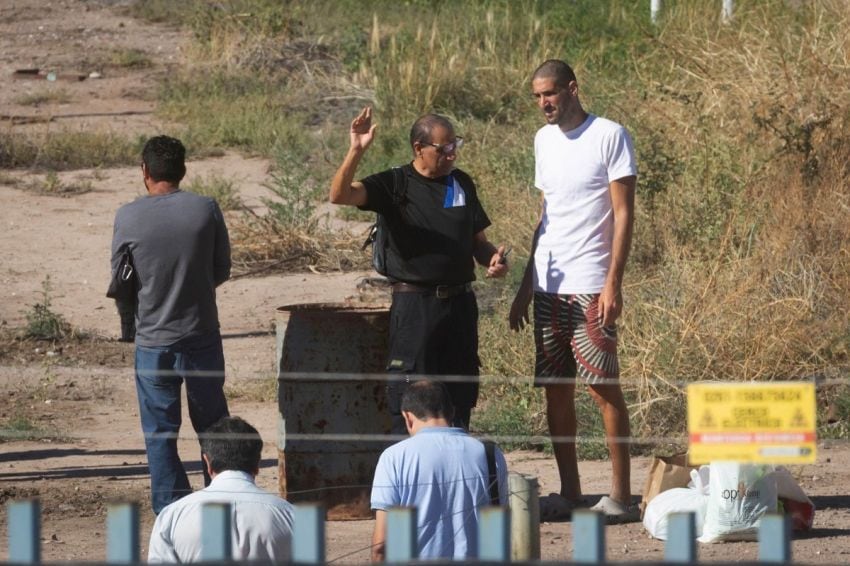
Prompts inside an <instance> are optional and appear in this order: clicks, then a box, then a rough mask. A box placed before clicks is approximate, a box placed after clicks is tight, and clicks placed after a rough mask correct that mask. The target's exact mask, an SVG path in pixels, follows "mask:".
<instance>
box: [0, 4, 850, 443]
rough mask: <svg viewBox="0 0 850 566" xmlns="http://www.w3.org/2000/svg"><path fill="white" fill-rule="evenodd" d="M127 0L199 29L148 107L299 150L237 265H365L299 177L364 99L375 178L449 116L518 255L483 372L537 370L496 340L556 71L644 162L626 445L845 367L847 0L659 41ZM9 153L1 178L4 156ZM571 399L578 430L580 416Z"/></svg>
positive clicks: (463, 8)
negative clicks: (741, 387)
mask: <svg viewBox="0 0 850 566" xmlns="http://www.w3.org/2000/svg"><path fill="white" fill-rule="evenodd" d="M143 4H145V8H144V9H145V10H148V11H149V12H148V13H149V16H148V17H152V18H156V17H158V16H157V15H156V11H157V10H158V11H159V12H160V13H161V14H166V15H167V17H168V18H171V19H172V20H173V21H179V22H182V23H184V24H185V25H188V26H190V27H191V29H192V30H193V32H194V34H195V37H196V45H195V46H194V47H193V49H192V51H191V55H192V58H193V61H192V65H191V66H190V69H189V70H187V71H186V73H185V74H183V75H180V76H177V77H175V78H174V79H173V80H172V81H171V82H170V83H168V84H167V85H166V86H165V87H164V88H163V90H162V93H161V108H162V111H163V113H164V114H165V115H166V116H167V117H168V118H170V119H174V120H179V121H181V122H184V123H186V124H187V127H188V133H187V135H188V136H189V138H190V141H191V143H192V145H193V146H195V147H198V148H210V147H234V148H239V149H242V150H245V151H248V152H252V153H262V154H266V155H276V154H280V153H281V152H284V153H287V154H289V155H292V156H297V158H296V159H294V160H292V161H291V162H290V163H289V164H283V165H281V166H280V167H279V168H278V169H277V171H276V173H275V175H277V176H278V178H277V179H275V180H274V181H273V184H274V185H276V186H277V188H278V189H279V190H280V192H278V194H276V196H275V198H274V199H273V202H274V203H275V204H274V206H272V205H269V210H270V214H269V215H268V217H267V218H265V219H264V218H259V217H254V216H251V215H250V214H246V215H245V216H244V217H242V218H241V219H240V221H239V222H237V223H236V226H235V228H234V230H233V233H234V242H235V244H234V256H235V258H237V263H240V262H241V265H242V267H243V269H244V270H246V271H247V270H249V269H251V266H261V267H263V266H269V265H279V266H300V267H302V268H303V267H304V266H312V267H314V268H315V267H316V266H320V267H321V268H326V269H340V268H342V269H346V268H350V267H352V266H358V267H360V266H365V265H367V263H366V257H365V255H363V254H353V253H344V251H345V250H349V251H350V250H353V249H355V248H356V247H357V246H358V245H359V243H360V242H359V238H357V239H353V240H354V241H346V239H345V238H337V237H336V236H334V235H332V234H330V233H329V232H328V231H327V230H326V229H325V227H324V226H323V225H322V223H321V222H317V221H316V220H315V218H314V217H313V215H314V214H315V210H316V208H315V207H316V206H317V203H318V201H319V199H320V197H319V195H320V194H321V193H322V192H323V191H322V190H320V189H315V191H316V192H315V193H314V192H313V191H314V187H321V186H324V183H325V181H326V180H327V179H329V178H330V176H331V174H332V172H333V168H334V167H335V166H336V165H337V164H338V162H339V160H340V159H341V158H342V155H343V152H344V145H345V143H346V138H345V132H346V131H347V127H348V123H349V122H350V120H351V118H352V116H353V115H354V114H355V112H356V109H357V108H358V107H360V106H363V105H366V104H371V105H373V106H374V107H375V116H376V121H377V122H378V123H379V125H380V129H379V130H378V136H377V138H376V140H375V144H374V146H373V148H372V149H371V150H370V152H369V153H368V154H367V155H366V157H365V159H364V161H363V163H362V164H361V172H362V173H364V174H368V173H371V172H374V171H378V170H381V169H384V168H386V167H389V166H391V165H397V164H398V163H400V162H403V161H406V160H408V159H409V158H410V155H409V153H410V152H409V148H408V147H407V143H406V135H407V129H408V128H409V126H410V124H411V123H412V121H413V119H414V118H415V117H416V116H417V115H419V114H420V113H422V112H426V111H439V112H442V113H445V114H448V115H449V116H450V117H451V118H452V119H453V121H454V123H455V124H456V128H457V130H458V132H459V133H461V134H462V135H464V136H465V138H466V139H467V140H468V141H469V143H468V144H467V145H466V146H465V147H464V149H463V150H462V153H461V155H460V162H459V165H460V166H461V167H463V168H464V169H466V170H467V171H469V172H470V173H471V174H472V176H473V178H474V179H475V181H476V184H477V185H478V187H479V195H480V197H481V199H482V202H483V203H484V205H485V208H486V210H487V212H488V214H489V216H490V218H491V220H492V221H493V226H492V227H491V228H490V229H488V236H489V237H490V239H491V240H493V241H497V242H501V241H505V242H508V243H510V244H511V245H513V247H514V249H515V250H516V251H515V254H516V255H515V257H517V261H516V263H515V265H514V268H513V270H512V279H511V280H510V281H508V282H507V283H506V284H505V287H504V288H503V289H504V290H503V293H502V294H500V292H499V288H490V287H485V292H484V293H483V295H486V294H488V293H489V294H491V295H492V297H485V298H487V302H486V304H485V306H484V308H483V309H482V313H483V314H482V318H481V344H482V349H481V351H482V359H483V362H484V367H483V368H482V370H483V373H485V374H489V375H496V376H527V375H529V374H530V373H531V371H532V368H533V359H532V358H533V343H532V341H531V337H530V333H529V332H524V333H520V334H513V333H511V332H510V331H509V330H508V329H507V325H506V323H505V319H506V308H507V305H508V304H509V303H510V300H511V299H512V298H513V295H512V294H513V290H514V289H515V288H516V285H517V275H516V274H515V273H516V272H520V271H521V269H522V266H523V263H522V262H521V261H519V256H521V255H523V254H528V252H529V249H528V247H529V244H530V241H531V231H532V228H533V225H534V222H535V220H536V218H537V214H538V212H539V210H540V197H539V194H538V191H537V190H536V189H535V188H534V186H533V182H534V158H533V153H532V141H533V136H534V132H535V131H536V129H537V128H539V127H540V125H542V123H543V122H542V118H541V117H540V115H539V111H538V110H537V109H536V108H534V105H533V104H532V101H531V100H530V98H529V97H528V96H527V93H528V91H529V85H528V77H529V74H530V73H531V72H532V70H533V69H534V68H535V66H536V65H537V64H539V63H540V62H541V61H542V60H544V59H547V58H550V57H558V58H564V59H566V60H567V61H569V62H570V63H571V64H572V65H573V67H574V68H575V70H576V72H577V74H578V77H579V85H580V96H581V100H582V103H583V105H584V107H585V108H586V109H587V110H589V111H591V112H593V113H595V114H598V115H602V116H605V117H608V118H611V119H614V120H616V121H619V122H621V123H623V124H624V125H625V126H626V127H627V128H628V130H629V131H630V132H631V133H632V135H633V138H634V142H635V146H636V148H637V152H638V157H639V168H640V176H639V179H638V183H639V184H638V192H637V195H638V199H637V202H638V204H637V207H638V208H637V211H636V216H637V220H638V222H637V226H636V232H635V239H634V242H633V250H632V259H631V261H630V263H629V269H628V273H627V277H626V288H625V289H624V294H625V301H626V303H625V305H626V306H625V310H624V314H623V317H622V318H621V320H620V329H621V332H620V337H621V346H620V348H621V350H620V351H621V369H622V379H623V383H624V388H625V389H626V394H627V396H628V398H629V403H630V407H631V409H632V420H633V425H634V426H633V430H634V433H635V434H637V435H643V436H652V437H656V438H657V437H659V436H663V435H669V436H670V437H671V438H673V439H679V438H681V434H682V432H683V430H684V397H683V391H684V388H685V386H686V385H687V384H688V383H690V382H693V381H697V380H771V379H789V378H795V377H800V376H803V375H811V374H812V373H816V372H818V371H820V370H822V369H824V368H828V367H846V365H847V361H848V354H850V352H848V349H850V348H848V346H847V344H848V340H847V328H850V315H848V313H847V312H845V311H846V309H843V308H842V306H841V305H843V303H844V300H845V298H846V296H847V294H848V292H850V267H848V266H850V261H848V259H850V258H848V257H847V250H848V249H850V242H848V237H847V233H846V225H847V221H848V214H850V200H848V196H847V195H846V194H845V193H846V191H845V190H844V187H846V184H847V183H846V181H847V178H848V175H850V169H848V166H847V160H846V155H847V151H848V145H847V142H846V139H845V138H846V135H845V132H846V131H847V126H848V120H850V87H848V83H847V81H846V80H845V77H846V61H847V60H848V44H847V41H846V37H848V35H850V34H848V31H850V20H848V18H847V15H846V13H845V10H844V6H843V4H842V3H840V2H831V1H829V2H818V3H808V4H803V5H800V6H798V7H792V6H791V5H790V4H788V3H782V2H755V3H742V5H741V7H740V8H739V9H738V11H737V12H736V17H735V21H734V22H733V24H730V25H724V26H718V25H717V9H716V6H713V5H712V4H710V3H699V2H686V3H678V4H672V5H671V6H669V7H667V8H665V12H664V17H663V20H662V22H661V23H660V25H659V26H657V27H651V26H650V25H649V22H648V10H645V7H644V6H643V4H641V3H636V2H632V1H626V0H611V1H610V2H595V1H590V0H579V1H577V2H570V3H551V4H550V3H545V2H527V3H526V2H522V3H516V2H487V3H477V2H476V3H472V2H469V3H439V2H438V3H421V2H406V3H384V2H372V3H362V2H354V1H340V2H323V1H317V2H312V3H310V4H309V5H308V4H306V3H303V4H302V3H298V2H295V3H290V4H288V5H287V10H283V9H281V7H280V6H279V5H277V3H275V2H273V1H271V0H253V1H249V0H239V1H238V2H234V3H227V4H226V5H219V4H207V3H203V4H201V5H198V4H197V3H194V2H191V3H186V4H185V5H181V6H177V5H175V4H173V3H164V2H155V1H152V2H146V3H143ZM184 8H185V9H184ZM140 9H141V8H140ZM352 22H353V23H352ZM6 145H7V144H0V165H3V164H6V163H8V162H9V161H10V159H9V158H8V157H6V155H5V154H3V151H6V150H5V149H3V148H5V147H6ZM7 153H8V152H7ZM302 156H309V159H302ZM301 175H303V177H299V176H301ZM361 257H362V259H363V261H360V259H361ZM351 258H354V261H351ZM491 298H492V300H491ZM508 401H509V402H508ZM481 405H482V409H481V410H480V411H479V416H477V417H476V418H477V419H480V426H481V428H483V429H486V430H487V431H488V432H494V433H498V432H500V431H506V432H510V431H522V432H520V434H538V433H540V432H545V423H544V422H543V421H542V420H541V419H542V414H543V413H542V412H541V409H542V406H541V400H540V398H539V392H536V391H535V390H531V389H530V385H529V384H528V380H527V379H526V378H515V379H514V381H511V380H508V382H507V383H505V382H504V381H499V382H498V383H487V382H485V384H484V386H483V387H482V399H481ZM580 406H581V407H586V409H585V408H581V409H580V411H585V410H587V414H585V413H582V415H583V416H582V418H583V419H584V418H590V417H591V416H593V415H595V412H594V411H595V409H594V408H593V407H592V406H591V405H586V403H585V402H584V401H582V402H581V403H580ZM836 406H838V405H836ZM836 410H838V409H836ZM595 426H597V425H595V424H594V425H591V426H590V427H589V428H590V429H591V430H594V432H592V433H590V434H591V436H598V434H596V432H595V429H594V427H595ZM585 430H586V429H585ZM594 450H595V449H594Z"/></svg>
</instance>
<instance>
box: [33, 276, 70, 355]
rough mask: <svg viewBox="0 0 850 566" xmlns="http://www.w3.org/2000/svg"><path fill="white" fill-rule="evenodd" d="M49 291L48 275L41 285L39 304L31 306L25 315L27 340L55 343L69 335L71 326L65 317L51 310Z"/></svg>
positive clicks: (50, 289)
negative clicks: (33, 339)
mask: <svg viewBox="0 0 850 566" xmlns="http://www.w3.org/2000/svg"><path fill="white" fill-rule="evenodd" d="M51 291H52V288H51V285H50V276H49V275H48V276H47V277H45V278H44V281H43V282H42V284H41V302H39V303H35V304H34V305H32V306H31V307H30V310H28V311H27V312H26V313H25V315H26V319H27V326H26V330H25V335H26V337H27V338H35V339H37V340H51V341H54V342H56V341H59V340H62V339H63V338H66V337H67V336H70V335H71V333H72V329H71V325H70V324H69V323H68V321H66V320H65V317H63V316H62V315H61V314H59V313H57V312H55V311H53V309H52V308H51V306H52V305H51V299H50V295H51Z"/></svg>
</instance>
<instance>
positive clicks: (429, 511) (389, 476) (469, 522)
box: [372, 427, 508, 559]
mask: <svg viewBox="0 0 850 566" xmlns="http://www.w3.org/2000/svg"><path fill="white" fill-rule="evenodd" d="M495 460H496V475H497V477H498V481H499V498H500V500H501V503H502V504H503V505H506V504H507V493H508V479H507V478H508V468H507V464H506V463H505V457H504V455H503V454H502V452H501V450H499V449H498V448H496V451H495ZM488 477H489V473H488V470H487V456H486V454H485V451H484V444H482V443H481V442H480V441H479V440H477V439H475V438H473V437H471V436H469V434H467V433H466V432H465V431H464V430H463V429H462V428H447V427H429V428H424V429H422V430H420V431H419V432H418V433H417V434H416V435H414V436H413V437H411V438H408V439H406V440H403V441H401V442H399V443H397V444H394V445H393V446H390V447H389V448H387V449H386V450H385V451H384V453H383V454H381V458H380V460H378V467H377V469H376V470H375V480H374V482H373V483H372V509H380V510H384V511H386V510H388V509H389V508H390V507H399V506H403V507H416V508H417V509H418V513H417V520H418V527H419V529H418V532H419V557H420V558H422V559H428V558H457V559H465V558H476V557H477V555H478V520H479V515H480V511H481V508H482V507H484V506H486V505H488V503H489V498H490V493H489V490H488V487H487V482H488Z"/></svg>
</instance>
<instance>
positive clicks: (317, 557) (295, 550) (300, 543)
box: [292, 503, 325, 564]
mask: <svg viewBox="0 0 850 566" xmlns="http://www.w3.org/2000/svg"><path fill="white" fill-rule="evenodd" d="M293 523H294V527H293V532H292V561H293V562H295V563H298V564H324V563H325V508H324V507H322V506H321V505H318V504H315V503H309V504H303V505H296V506H295V517H294V521H293Z"/></svg>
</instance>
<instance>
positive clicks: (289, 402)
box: [276, 303, 390, 520]
mask: <svg viewBox="0 0 850 566" xmlns="http://www.w3.org/2000/svg"><path fill="white" fill-rule="evenodd" d="M276 328H277V359H278V395H277V399H278V411H279V422H278V482H279V490H280V495H281V497H284V498H286V499H287V500H289V501H290V502H293V503H302V502H319V503H322V504H323V505H324V507H325V509H326V510H327V514H328V518H329V519H333V520H344V519H363V518H368V517H370V516H371V510H370V508H369V496H370V492H371V484H372V477H373V475H374V472H375V466H376V465H377V463H378V457H379V456H380V454H381V451H382V450H383V449H384V448H385V447H386V446H387V445H388V442H387V441H386V439H385V438H383V437H384V435H386V434H387V433H389V431H390V419H389V414H388V412H387V408H386V396H385V388H384V386H385V382H384V380H383V379H382V376H381V375H380V374H382V373H383V372H384V369H385V366H386V358H387V337H388V331H389V308H388V307H387V306H385V305H380V306H370V305H356V304H347V303H319V304H297V305H287V306H283V307H280V308H278V309H277V319H276ZM358 374H367V375H364V376H362V377H361V376H360V375H358ZM368 374H372V375H368ZM376 374H377V375H376Z"/></svg>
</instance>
